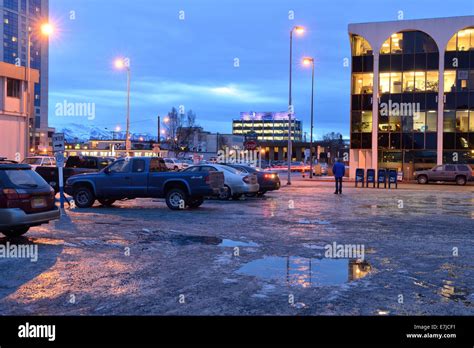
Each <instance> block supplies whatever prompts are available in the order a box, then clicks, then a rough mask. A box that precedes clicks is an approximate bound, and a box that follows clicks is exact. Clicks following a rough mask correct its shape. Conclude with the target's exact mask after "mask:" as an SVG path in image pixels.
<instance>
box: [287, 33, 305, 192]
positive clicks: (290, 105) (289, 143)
mask: <svg viewBox="0 0 474 348" xmlns="http://www.w3.org/2000/svg"><path fill="white" fill-rule="evenodd" d="M293 31H294V32H296V33H297V34H303V33H304V28H303V27H301V26H294V27H293V28H291V30H290V81H289V95H288V148H287V157H288V181H287V185H291V157H292V153H293V150H292V141H291V132H292V121H291V116H292V114H293V101H292V96H291V83H292V81H291V78H292V70H293V69H292V65H293Z"/></svg>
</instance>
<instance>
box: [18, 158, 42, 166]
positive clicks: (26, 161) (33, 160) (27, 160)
mask: <svg viewBox="0 0 474 348" xmlns="http://www.w3.org/2000/svg"><path fill="white" fill-rule="evenodd" d="M41 161H42V158H25V159H24V160H23V161H21V163H24V164H30V165H34V164H41Z"/></svg>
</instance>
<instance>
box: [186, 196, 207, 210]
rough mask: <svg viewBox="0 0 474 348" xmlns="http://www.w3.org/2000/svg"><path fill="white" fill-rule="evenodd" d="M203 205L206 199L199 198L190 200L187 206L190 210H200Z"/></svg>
mask: <svg viewBox="0 0 474 348" xmlns="http://www.w3.org/2000/svg"><path fill="white" fill-rule="evenodd" d="M203 203H204V197H197V198H191V199H189V200H188V203H187V205H188V207H189V208H198V207H200V206H201V204H203Z"/></svg>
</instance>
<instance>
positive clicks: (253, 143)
mask: <svg viewBox="0 0 474 348" xmlns="http://www.w3.org/2000/svg"><path fill="white" fill-rule="evenodd" d="M244 146H245V149H246V150H249V151H253V150H255V149H256V148H257V146H258V145H257V142H256V141H255V140H247V141H246V142H245V143H244Z"/></svg>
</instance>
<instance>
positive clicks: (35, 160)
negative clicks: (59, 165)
mask: <svg viewBox="0 0 474 348" xmlns="http://www.w3.org/2000/svg"><path fill="white" fill-rule="evenodd" d="M21 163H22V164H29V165H30V166H31V169H33V170H36V168H37V167H55V166H56V159H55V158H54V157H49V156H32V157H27V158H25V159H24V160H23V161H21Z"/></svg>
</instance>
